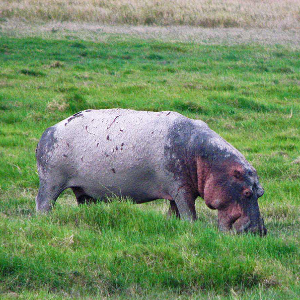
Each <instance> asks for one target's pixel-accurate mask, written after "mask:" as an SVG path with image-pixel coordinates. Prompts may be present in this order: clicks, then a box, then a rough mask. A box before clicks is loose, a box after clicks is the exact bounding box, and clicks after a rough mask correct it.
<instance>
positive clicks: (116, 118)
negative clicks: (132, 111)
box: [107, 116, 120, 129]
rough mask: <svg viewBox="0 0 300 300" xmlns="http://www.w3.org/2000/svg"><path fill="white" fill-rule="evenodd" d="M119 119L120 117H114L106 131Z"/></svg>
mask: <svg viewBox="0 0 300 300" xmlns="http://www.w3.org/2000/svg"><path fill="white" fill-rule="evenodd" d="M119 117H120V116H116V117H115V118H114V120H113V121H112V122H111V123H110V125H109V126H108V127H107V129H109V128H110V127H111V126H112V124H114V123H115V121H116V120H117V119H118V118H119Z"/></svg>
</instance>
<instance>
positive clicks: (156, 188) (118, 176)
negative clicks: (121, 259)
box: [36, 109, 266, 235]
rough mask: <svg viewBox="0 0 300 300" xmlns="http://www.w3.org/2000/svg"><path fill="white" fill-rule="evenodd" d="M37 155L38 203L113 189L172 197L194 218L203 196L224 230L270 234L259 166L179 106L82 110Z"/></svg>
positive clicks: (173, 209)
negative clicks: (181, 111)
mask: <svg viewBox="0 0 300 300" xmlns="http://www.w3.org/2000/svg"><path fill="white" fill-rule="evenodd" d="M36 158H37V167H38V173H39V179H40V187H39V191H38V195H37V197H36V209H37V211H42V212H46V211H49V210H50V209H51V208H52V206H53V205H54V203H55V201H56V199H57V197H58V196H59V195H60V194H61V192H62V191H64V190H65V189H67V188H71V189H72V190H73V192H74V193H75V196H76V198H77V201H78V203H79V204H80V203H88V202H94V201H96V199H97V200H103V201H105V199H107V197H109V196H112V195H117V196H122V197H130V198H131V199H132V200H133V201H134V202H135V203H144V202H148V201H152V200H156V199H167V200H169V201H170V213H174V214H176V216H178V217H181V218H182V219H186V220H195V219H196V210H195V199H196V198H197V197H198V196H200V197H202V198H203V199H204V201H205V203H206V204H207V206H208V207H210V208H211V209H217V210H218V223H219V228H220V230H222V231H228V230H230V229H234V230H235V231H236V232H247V231H250V232H253V233H254V232H255V233H259V234H260V235H265V234H266V228H265V226H264V222H263V219H262V218H261V216H260V211H259V207H258V202H257V199H258V198H259V197H261V196H262V195H263V193H264V191H263V188H262V187H261V186H260V184H259V181H258V177H257V173H256V171H255V169H254V168H253V167H252V166H251V165H250V164H249V163H248V162H247V160H246V159H245V157H244V156H243V155H242V154H241V153H240V152H239V151H238V150H236V149H235V148H234V147H233V146H232V145H230V144H229V143H227V142H226V141H225V140H224V139H222V138H221V137H220V136H219V135H218V134H217V133H215V132H214V131H213V130H211V129H210V128H209V127H208V126H207V124H206V123H204V122H202V121H200V120H192V119H189V118H186V117H184V116H182V115H180V114H179V113H176V112H168V111H164V112H147V111H134V110H123V109H107V110H86V111H83V112H79V113H77V114H75V115H73V116H71V117H69V118H68V119H65V120H63V121H61V122H59V123H58V124H56V125H54V126H52V127H50V128H48V129H46V131H45V132H44V133H43V135H42V137H41V140H40V141H39V143H38V146H37V149H36Z"/></svg>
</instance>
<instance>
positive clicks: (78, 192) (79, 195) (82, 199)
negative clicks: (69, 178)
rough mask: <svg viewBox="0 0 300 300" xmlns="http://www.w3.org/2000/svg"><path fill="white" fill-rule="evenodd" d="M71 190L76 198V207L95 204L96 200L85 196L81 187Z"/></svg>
mask: <svg viewBox="0 0 300 300" xmlns="http://www.w3.org/2000/svg"><path fill="white" fill-rule="evenodd" d="M71 189H72V191H73V192H74V194H75V196H76V199H77V203H78V205H80V204H90V203H95V202H96V200H95V199H94V198H93V197H91V196H89V195H87V194H86V193H85V192H84V190H83V189H82V188H81V187H72V188H71Z"/></svg>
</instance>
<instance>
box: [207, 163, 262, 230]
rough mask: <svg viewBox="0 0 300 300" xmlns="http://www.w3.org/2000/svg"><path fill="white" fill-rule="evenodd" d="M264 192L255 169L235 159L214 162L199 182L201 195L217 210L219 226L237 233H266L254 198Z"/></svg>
mask: <svg viewBox="0 0 300 300" xmlns="http://www.w3.org/2000/svg"><path fill="white" fill-rule="evenodd" d="M263 193H264V190H263V188H262V187H261V185H260V184H259V181H258V177H257V173H256V170H255V169H254V168H253V167H252V166H251V165H250V164H244V163H238V162H236V161H230V162H228V161H227V162H226V161H223V163H222V164H218V165H214V166H212V167H211V168H210V172H208V173H207V177H206V180H205V183H204V184H203V198H204V200H205V203H206V205H207V206H208V207H209V208H211V209H217V210H218V223H219V229H220V230H222V231H228V230H231V229H233V230H235V231H236V232H238V233H242V232H252V233H259V234H260V235H266V233H267V230H266V228H265V226H264V222H263V219H262V218H261V216H260V211H259V207H258V201H257V200H258V198H259V197H261V196H262V195H263Z"/></svg>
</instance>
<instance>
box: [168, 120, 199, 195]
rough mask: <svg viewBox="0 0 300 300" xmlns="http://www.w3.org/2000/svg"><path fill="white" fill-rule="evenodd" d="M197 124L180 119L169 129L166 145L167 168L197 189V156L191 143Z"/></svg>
mask: <svg viewBox="0 0 300 300" xmlns="http://www.w3.org/2000/svg"><path fill="white" fill-rule="evenodd" d="M194 131H195V126H194V125H193V123H192V122H191V121H190V120H189V119H184V120H179V121H177V122H175V123H174V125H173V126H172V127H171V128H170V129H169V131H168V136H167V143H166V144H165V147H164V156H165V158H166V161H167V163H166V169H167V170H168V171H169V172H171V173H173V174H174V179H175V180H179V181H181V182H182V184H183V185H184V186H189V187H190V188H191V189H192V190H193V191H194V192H195V193H196V191H197V167H196V157H195V154H194V153H193V147H192V146H193V145H191V144H190V140H191V136H192V135H193V133H194Z"/></svg>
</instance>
